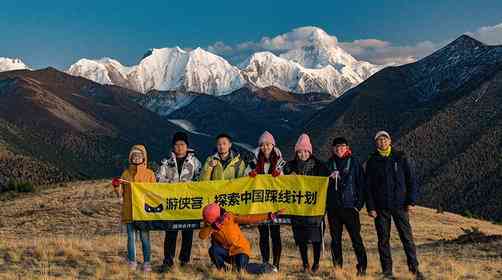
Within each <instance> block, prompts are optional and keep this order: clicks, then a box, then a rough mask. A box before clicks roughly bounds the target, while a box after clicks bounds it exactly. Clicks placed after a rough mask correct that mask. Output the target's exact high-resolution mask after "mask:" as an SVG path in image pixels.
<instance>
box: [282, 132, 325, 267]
mask: <svg viewBox="0 0 502 280" xmlns="http://www.w3.org/2000/svg"><path fill="white" fill-rule="evenodd" d="M312 151H313V149H312V143H311V142H310V138H309V136H308V135H307V134H305V133H304V134H302V135H300V137H299V138H298V141H297V142H296V145H295V159H293V160H291V161H289V162H288V163H287V164H286V167H285V168H284V174H286V175H303V176H328V175H329V173H328V169H327V167H326V166H325V165H324V163H323V162H321V161H320V160H318V159H316V158H315V157H314V156H313V153H312ZM323 219H324V216H314V217H300V216H296V217H292V218H291V226H292V228H293V237H294V239H295V243H296V245H297V246H298V249H299V250H300V256H301V258H302V263H303V271H304V272H312V273H316V272H317V271H318V270H319V260H320V258H321V247H322V239H323V236H322V235H323V230H322V227H323V223H322V221H323ZM309 243H311V244H312V247H313V250H314V262H313V264H312V267H309V260H308V252H307V250H308V244H309Z"/></svg>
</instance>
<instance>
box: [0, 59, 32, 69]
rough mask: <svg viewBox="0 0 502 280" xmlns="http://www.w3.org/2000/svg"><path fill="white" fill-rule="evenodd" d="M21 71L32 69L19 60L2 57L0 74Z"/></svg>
mask: <svg viewBox="0 0 502 280" xmlns="http://www.w3.org/2000/svg"><path fill="white" fill-rule="evenodd" d="M20 69H30V68H29V67H28V66H27V65H26V64H24V63H23V62H22V61H21V59H19V58H8V57H0V72H4V71H11V70H20Z"/></svg>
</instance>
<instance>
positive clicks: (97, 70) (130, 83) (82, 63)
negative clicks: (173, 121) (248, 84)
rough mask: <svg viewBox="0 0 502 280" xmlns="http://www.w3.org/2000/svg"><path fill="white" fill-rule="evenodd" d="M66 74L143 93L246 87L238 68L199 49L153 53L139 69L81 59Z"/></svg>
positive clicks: (216, 92) (109, 61) (213, 91)
mask: <svg viewBox="0 0 502 280" xmlns="http://www.w3.org/2000/svg"><path fill="white" fill-rule="evenodd" d="M68 73H70V74H72V75H77V76H82V77H85V78H88V79H90V80H93V81H96V82H98V83H102V84H115V85H119V86H124V87H127V88H130V89H133V90H136V91H139V92H144V93H146V92H148V91H150V90H162V91H167V90H185V91H191V92H200V93H206V94H211V95H222V94H227V93H230V92H232V91H233V90H235V89H238V88H241V87H242V86H243V85H244V84H245V81H244V79H243V77H242V75H241V74H240V70H239V69H238V68H237V67H235V66H232V65H230V63H228V62H227V61H226V60H225V59H223V58H221V57H219V56H217V55H214V54H212V53H210V52H207V51H205V50H203V49H201V48H197V49H194V50H192V51H189V52H187V51H184V50H182V49H180V48H179V47H176V48H163V49H152V50H150V51H149V52H148V53H147V54H146V55H145V56H144V58H143V59H142V60H141V61H140V62H139V64H138V65H134V66H130V67H127V66H124V65H122V64H121V63H120V62H118V61H116V60H113V59H110V58H104V59H100V60H89V59H81V60H79V61H78V62H77V63H75V64H73V65H72V66H71V67H70V69H69V70H68Z"/></svg>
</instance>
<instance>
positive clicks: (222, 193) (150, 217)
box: [131, 175, 328, 221]
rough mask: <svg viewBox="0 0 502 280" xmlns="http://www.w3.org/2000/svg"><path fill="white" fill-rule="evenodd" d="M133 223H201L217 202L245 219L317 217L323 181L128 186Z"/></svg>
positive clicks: (258, 178) (243, 180)
mask: <svg viewBox="0 0 502 280" xmlns="http://www.w3.org/2000/svg"><path fill="white" fill-rule="evenodd" d="M131 185H132V200H133V203H132V210H133V211H132V213H133V220H134V221H183V220H200V219H202V208H203V207H204V206H206V205H207V204H209V203H211V202H215V201H217V202H219V203H220V205H221V206H222V207H223V208H225V209H226V210H227V211H230V212H233V213H236V214H241V215H247V214H261V213H268V212H273V211H278V210H280V209H285V210H286V212H285V215H296V216H321V215H324V211H325V207H326V194H327V188H328V178H327V177H314V176H298V175H290V176H279V177H275V178H274V177H272V176H270V175H258V176H256V177H255V178H251V177H242V178H239V179H234V180H221V181H200V182H190V183H173V184H168V183H132V184H131Z"/></svg>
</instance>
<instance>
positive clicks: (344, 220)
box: [328, 208, 368, 271]
mask: <svg viewBox="0 0 502 280" xmlns="http://www.w3.org/2000/svg"><path fill="white" fill-rule="evenodd" d="M328 223H329V231H330V235H331V257H332V259H333V265H334V266H340V267H342V266H343V254H342V232H343V226H344V225H345V228H346V229H347V232H348V233H349V236H350V240H351V241H352V248H354V252H355V253H356V258H357V269H358V270H361V271H362V270H366V267H367V266H368V257H367V256H366V248H364V243H363V239H362V238H361V222H360V220H359V212H358V211H357V210H356V209H353V208H337V209H333V210H332V211H329V212H328Z"/></svg>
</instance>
